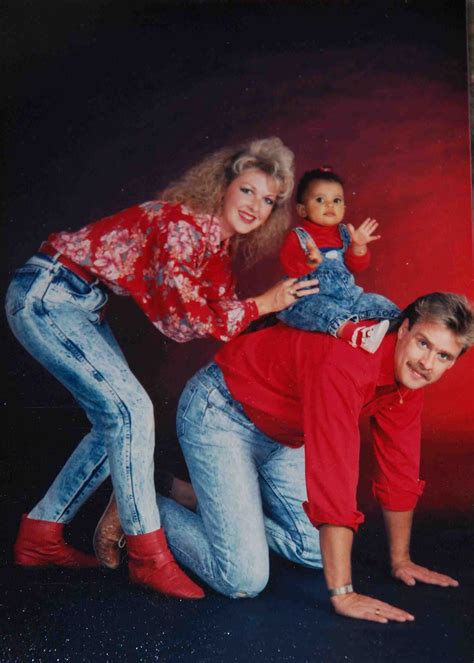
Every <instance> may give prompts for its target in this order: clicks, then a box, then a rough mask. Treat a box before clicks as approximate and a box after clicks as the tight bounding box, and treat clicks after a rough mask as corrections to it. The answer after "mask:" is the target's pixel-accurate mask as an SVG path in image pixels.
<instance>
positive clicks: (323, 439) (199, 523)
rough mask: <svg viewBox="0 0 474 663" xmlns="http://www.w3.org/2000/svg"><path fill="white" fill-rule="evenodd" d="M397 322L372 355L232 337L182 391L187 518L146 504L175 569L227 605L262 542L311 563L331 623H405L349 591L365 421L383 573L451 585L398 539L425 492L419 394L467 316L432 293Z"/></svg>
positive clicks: (463, 334) (318, 340)
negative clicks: (363, 418)
mask: <svg viewBox="0 0 474 663" xmlns="http://www.w3.org/2000/svg"><path fill="white" fill-rule="evenodd" d="M396 327H397V328H396V329H395V330H394V331H393V332H392V333H389V334H387V336H386V337H385V338H384V340H383V342H382V344H381V347H380V348H379V350H378V351H377V352H376V353H375V354H373V355H371V354H368V353H366V352H363V351H362V350H359V349H353V348H351V347H350V346H349V345H347V344H346V343H344V342H341V341H340V340H338V339H335V338H333V337H331V336H329V335H326V334H320V333H315V332H306V331H301V330H298V329H293V328H290V327H286V326H285V325H282V324H278V325H276V326H274V327H270V328H267V329H264V330H261V331H258V332H255V333H252V334H247V335H243V336H240V337H238V338H236V339H234V340H232V341H231V342H230V343H228V344H226V345H225V346H224V347H223V348H222V349H220V350H219V352H218V353H217V355H216V357H215V362H213V363H211V364H210V365H209V366H207V367H205V368H203V369H202V370H201V371H199V372H198V373H197V374H196V375H195V376H194V377H193V378H192V379H191V380H190V381H189V382H188V384H187V386H186V388H185V390H184V392H183V395H182V397H181V400H180V404H179V407H178V417H177V427H178V435H179V439H180V444H181V447H182V449H183V452H184V456H185V458H186V462H187V465H188V468H189V472H190V476H191V481H192V484H193V486H194V489H195V491H196V495H197V499H198V503H199V507H200V508H199V513H198V514H196V513H193V512H191V511H189V510H188V509H185V508H184V507H182V506H180V505H178V504H176V503H175V502H173V501H171V500H167V499H166V498H160V499H159V504H160V511H161V512H162V513H163V514H164V519H165V526H166V531H167V533H168V539H169V542H170V545H171V547H172V548H173V552H174V553H175V555H176V557H177V558H178V560H179V561H180V562H181V563H182V564H183V565H184V566H187V567H189V568H190V569H191V570H192V571H194V572H195V573H196V574H197V575H199V576H200V577H201V578H203V579H204V581H205V582H207V583H208V584H209V585H211V586H212V587H213V588H214V589H215V590H217V591H219V592H221V593H223V594H225V595H227V596H231V597H233V598H238V597H242V596H255V595H256V594H258V593H259V592H260V591H261V590H262V589H263V588H264V587H265V585H266V583H267V580H268V549H269V547H270V548H272V549H273V550H275V551H276V552H278V553H279V554H281V555H283V556H284V557H286V558H288V559H290V560H292V561H294V562H296V563H300V564H304V565H305V566H309V567H313V568H321V566H323V568H324V574H325V578H326V582H327V586H328V589H329V595H330V597H331V602H332V605H333V608H334V609H335V611H336V612H337V613H338V614H340V615H345V616H347V617H353V618H357V619H367V620H371V621H376V622H380V623H387V622H388V621H391V620H393V621H399V622H405V621H411V620H413V619H414V617H413V615H411V614H409V613H408V612H405V611H404V610H400V609H398V608H396V607H394V606H391V605H389V604H387V603H384V602H382V601H379V600H377V599H375V598H372V597H369V596H364V595H362V594H359V593H357V592H356V591H354V588H353V586H352V575H351V548H352V541H353V536H354V533H355V532H356V531H357V529H358V527H359V525H360V524H361V523H362V522H363V520H364V517H363V514H362V513H361V512H360V511H359V510H358V508H357V500H356V489H357V483H358V479H359V447H360V439H359V416H360V415H361V414H364V415H368V416H369V417H370V425H371V431H372V435H373V438H374V451H375V461H376V463H375V472H374V476H373V491H374V495H375V497H376V498H377V500H378V501H379V503H380V505H381V507H382V510H383V514H384V519H385V524H386V530H387V536H388V542H389V552H390V563H391V570H392V575H393V576H394V577H395V578H397V579H399V580H401V581H402V582H404V583H405V584H407V585H414V584H415V583H416V582H426V583H429V584H434V585H440V586H442V587H455V586H457V584H458V583H457V581H456V580H454V579H453V578H450V577H448V576H446V575H443V574H440V573H436V572H434V571H431V570H429V569H427V568H424V567H421V566H419V565H417V564H415V563H414V562H413V561H412V560H411V558H410V535H411V524H412V517H413V510H414V508H415V505H416V503H417V500H418V497H419V495H421V493H422V491H423V487H424V482H423V481H421V480H420V479H419V461H420V434H421V413H422V409H423V389H422V387H425V386H426V385H428V384H431V383H434V382H436V381H437V380H439V379H440V378H441V377H442V375H443V374H444V373H445V372H446V371H447V370H448V369H450V368H451V367H452V366H453V365H454V364H455V362H456V360H457V359H458V357H459V356H460V355H461V354H463V353H464V352H465V351H466V350H467V349H468V348H469V347H470V346H471V345H472V344H473V343H474V313H473V310H472V307H471V306H470V304H469V303H468V301H467V300H466V299H465V298H464V297H462V296H460V295H454V294H449V293H431V294H429V295H425V296H423V297H419V298H418V299H417V300H416V301H415V302H413V303H412V304H410V305H409V306H408V307H407V308H406V309H405V310H404V311H403V312H402V313H401V315H400V318H399V320H398V321H396ZM303 509H304V510H303ZM318 533H319V535H318Z"/></svg>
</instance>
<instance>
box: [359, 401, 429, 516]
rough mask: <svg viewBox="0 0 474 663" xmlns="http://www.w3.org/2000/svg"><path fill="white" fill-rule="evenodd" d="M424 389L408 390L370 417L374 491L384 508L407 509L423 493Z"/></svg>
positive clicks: (413, 506) (413, 505) (408, 509)
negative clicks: (421, 471)
mask: <svg viewBox="0 0 474 663" xmlns="http://www.w3.org/2000/svg"><path fill="white" fill-rule="evenodd" d="M422 409H423V393H422V391H421V390H416V391H412V392H410V393H409V394H407V395H406V396H405V397H404V399H403V403H400V404H395V405H393V404H392V405H388V404H387V405H386V406H385V407H383V408H381V409H380V410H379V411H378V412H376V413H375V414H374V415H373V416H372V417H371V419H370V424H371V429H372V435H373V440H374V453H375V461H376V465H375V473H374V477H373V481H372V490H373V493H374V495H375V497H376V499H377V500H378V502H379V503H380V504H381V506H382V507H383V508H384V509H388V510H391V511H410V510H411V509H414V508H415V506H416V504H417V502H418V498H419V497H420V495H421V494H422V493H423V489H424V487H425V482H424V481H422V480H421V479H420V478H419V472H420V439H421V413H422Z"/></svg>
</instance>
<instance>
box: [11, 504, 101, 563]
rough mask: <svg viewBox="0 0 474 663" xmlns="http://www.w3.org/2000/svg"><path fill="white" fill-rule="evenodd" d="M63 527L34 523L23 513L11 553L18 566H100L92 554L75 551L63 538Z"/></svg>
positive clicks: (53, 524)
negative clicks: (12, 552) (13, 554)
mask: <svg viewBox="0 0 474 663" xmlns="http://www.w3.org/2000/svg"><path fill="white" fill-rule="evenodd" d="M63 529H64V525H63V524H62V523H54V522H51V521H49V520H33V518H28V515H27V514H26V513H25V514H24V515H23V516H22V518H21V524H20V529H19V531H18V536H17V538H16V542H15V547H14V553H15V563H16V564H20V565H21V566H30V567H33V566H65V567H67V568H73V569H89V568H93V567H96V566H100V562H99V560H98V559H96V558H95V557H94V556H93V555H87V554H86V553H83V552H81V551H80V550H76V549H75V548H73V547H72V546H69V545H68V544H67V543H66V542H65V541H64V539H63Z"/></svg>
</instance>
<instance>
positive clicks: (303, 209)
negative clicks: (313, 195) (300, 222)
mask: <svg viewBox="0 0 474 663" xmlns="http://www.w3.org/2000/svg"><path fill="white" fill-rule="evenodd" d="M296 213H297V214H298V216H301V218H302V219H306V217H307V213H306V207H305V206H304V205H303V203H297V204H296Z"/></svg>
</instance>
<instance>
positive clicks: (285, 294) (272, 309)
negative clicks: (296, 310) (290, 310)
mask: <svg viewBox="0 0 474 663" xmlns="http://www.w3.org/2000/svg"><path fill="white" fill-rule="evenodd" d="M318 284H319V281H318V279H311V280H309V281H298V280H297V279H285V280H284V281H280V283H277V284H276V285H274V286H273V287H272V288H270V289H269V290H267V291H266V292H264V293H263V295H259V296H258V297H254V298H253V299H254V301H255V303H256V304H257V308H258V312H259V314H260V315H267V313H278V311H282V310H283V309H284V308H286V307H287V306H290V304H294V303H295V301H296V300H297V299H300V298H301V297H306V295H315V294H316V293H318V292H319V288H317V287H316V286H317V285H318Z"/></svg>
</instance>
